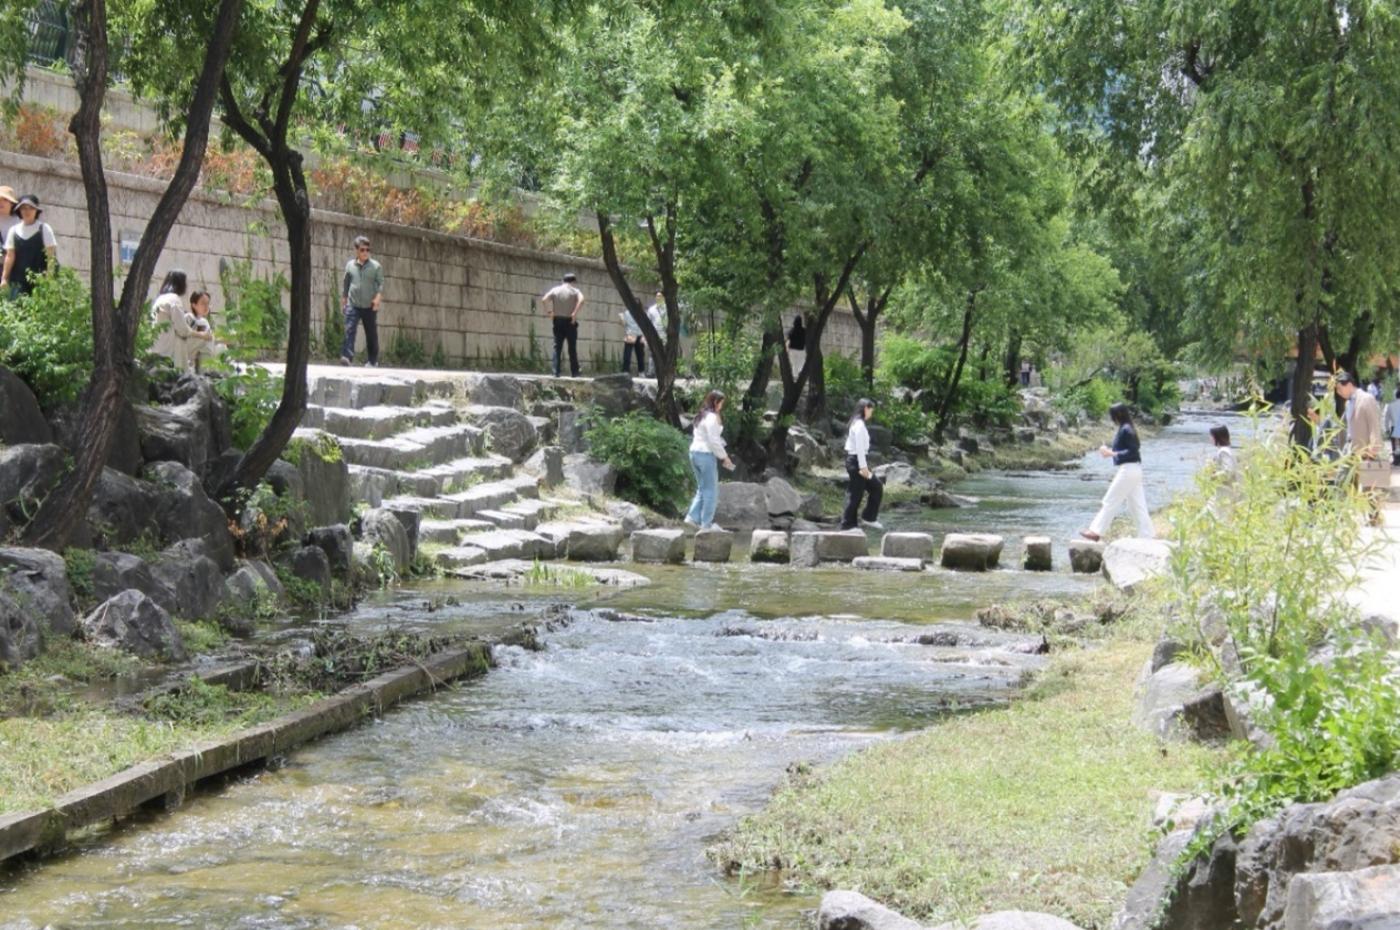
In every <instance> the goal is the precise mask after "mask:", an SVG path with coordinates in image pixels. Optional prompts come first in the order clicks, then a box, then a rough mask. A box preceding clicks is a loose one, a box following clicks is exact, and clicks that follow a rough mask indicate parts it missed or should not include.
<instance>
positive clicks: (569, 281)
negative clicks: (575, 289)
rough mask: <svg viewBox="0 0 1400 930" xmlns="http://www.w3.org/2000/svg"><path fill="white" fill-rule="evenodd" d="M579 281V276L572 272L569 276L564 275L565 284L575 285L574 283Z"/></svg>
mask: <svg viewBox="0 0 1400 930" xmlns="http://www.w3.org/2000/svg"><path fill="white" fill-rule="evenodd" d="M577 280H578V275H576V274H574V273H573V272H572V271H571V272H569V273H568V274H566V275H564V283H565V284H573V283H574V282H575V281H577Z"/></svg>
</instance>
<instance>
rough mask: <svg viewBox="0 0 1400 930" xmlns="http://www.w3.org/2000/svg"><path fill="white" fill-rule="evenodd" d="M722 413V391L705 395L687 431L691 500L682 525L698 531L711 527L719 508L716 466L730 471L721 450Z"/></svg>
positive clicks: (728, 463) (732, 468) (727, 458)
mask: <svg viewBox="0 0 1400 930" xmlns="http://www.w3.org/2000/svg"><path fill="white" fill-rule="evenodd" d="M723 409H724V392H723V391H711V392H710V393H708V394H706V395H705V400H704V402H703V403H702V404H701V405H700V412H699V413H697V414H696V415H695V423H694V424H693V426H692V431H691V438H690V470H691V471H692V472H694V474H695V497H694V498H693V499H692V500H691V502H690V510H688V511H687V512H686V515H685V522H686V523H688V524H690V525H691V526H696V527H699V528H700V529H702V530H707V529H709V528H710V527H712V526H714V525H715V507H716V506H718V504H719V466H720V465H723V466H724V467H725V468H726V469H728V470H729V471H733V470H734V463H733V462H732V461H730V459H729V453H728V451H726V450H725V448H724V436H723V432H724V421H723V419H721V417H720V412H721V411H722V410H723Z"/></svg>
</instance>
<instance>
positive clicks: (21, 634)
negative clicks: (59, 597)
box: [0, 576, 44, 671]
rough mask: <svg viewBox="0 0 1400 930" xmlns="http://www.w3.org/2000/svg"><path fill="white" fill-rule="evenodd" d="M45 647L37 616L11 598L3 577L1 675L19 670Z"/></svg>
mask: <svg viewBox="0 0 1400 930" xmlns="http://www.w3.org/2000/svg"><path fill="white" fill-rule="evenodd" d="M43 645H44V632H43V630H42V629H41V628H40V625H39V621H38V617H37V615H36V614H35V613H34V612H33V611H31V610H27V609H26V608H25V607H23V606H21V604H20V602H19V601H18V600H16V599H15V598H14V597H12V596H11V595H10V593H9V591H8V589H7V586H6V584H5V581H4V579H3V577H2V576H0V671H4V670H5V669H16V668H19V667H20V666H21V665H23V664H24V663H25V662H28V661H29V660H30V659H32V658H34V657H35V656H37V655H38V654H39V650H40V649H41V648H43Z"/></svg>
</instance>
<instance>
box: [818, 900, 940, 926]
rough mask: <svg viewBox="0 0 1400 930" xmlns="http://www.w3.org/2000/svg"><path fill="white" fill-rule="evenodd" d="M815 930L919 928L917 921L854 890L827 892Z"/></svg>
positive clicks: (819, 911)
mask: <svg viewBox="0 0 1400 930" xmlns="http://www.w3.org/2000/svg"><path fill="white" fill-rule="evenodd" d="M817 928H818V930H922V928H921V927H920V926H919V924H918V923H916V922H914V921H912V920H910V919H909V918H908V917H905V916H903V915H902V914H897V913H895V912H894V911H892V910H890V909H889V908H887V907H885V906H884V905H883V904H878V903H876V902H875V901H872V900H870V899H869V898H867V897H866V896H865V895H863V894H857V893H856V892H854V891H828V892H827V893H826V894H824V895H822V903H821V908H820V909H819V910H818V911H817Z"/></svg>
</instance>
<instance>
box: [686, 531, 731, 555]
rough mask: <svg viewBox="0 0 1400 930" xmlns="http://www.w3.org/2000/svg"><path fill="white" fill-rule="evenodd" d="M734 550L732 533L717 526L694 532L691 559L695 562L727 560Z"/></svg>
mask: <svg viewBox="0 0 1400 930" xmlns="http://www.w3.org/2000/svg"><path fill="white" fill-rule="evenodd" d="M733 552H734V534H733V533H731V532H729V530H724V529H720V528H719V527H717V526H714V527H711V528H709V529H707V530H701V531H700V532H698V533H696V534H695V548H694V551H693V552H692V553H691V556H690V557H691V559H692V560H693V561H696V562H728V561H729V557H730V556H731V555H732V554H733Z"/></svg>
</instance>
